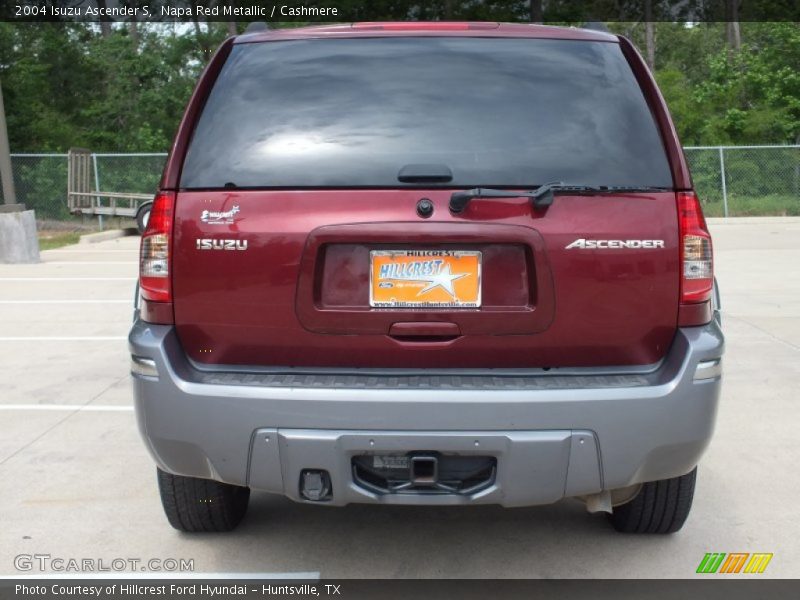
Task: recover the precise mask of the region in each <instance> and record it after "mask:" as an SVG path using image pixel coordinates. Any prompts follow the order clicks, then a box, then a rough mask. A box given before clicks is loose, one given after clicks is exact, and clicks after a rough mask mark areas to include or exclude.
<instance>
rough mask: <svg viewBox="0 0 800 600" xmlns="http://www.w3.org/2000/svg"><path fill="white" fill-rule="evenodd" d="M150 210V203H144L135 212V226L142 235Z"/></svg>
mask: <svg viewBox="0 0 800 600" xmlns="http://www.w3.org/2000/svg"><path fill="white" fill-rule="evenodd" d="M152 208H153V203H152V202H145V203H144V204H142V205H141V206H140V207H139V208H138V210H137V211H136V226H137V227H138V228H139V233H144V230H145V229H147V223H148V221H149V220H150V210H151V209H152Z"/></svg>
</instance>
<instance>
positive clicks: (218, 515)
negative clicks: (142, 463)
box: [158, 469, 250, 532]
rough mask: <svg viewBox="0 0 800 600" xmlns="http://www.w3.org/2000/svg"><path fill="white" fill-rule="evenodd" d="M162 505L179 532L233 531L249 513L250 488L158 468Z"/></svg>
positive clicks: (170, 522) (170, 521) (171, 523)
mask: <svg viewBox="0 0 800 600" xmlns="http://www.w3.org/2000/svg"><path fill="white" fill-rule="evenodd" d="M158 489H159V491H160V492H161V504H162V505H163V506H164V512H165V513H166V515H167V519H168V520H169V524H170V525H172V526H173V527H174V528H175V529H177V530H179V531H187V532H199V531H206V532H213V531H231V530H232V529H234V528H235V527H236V526H237V525H238V524H239V522H240V521H241V520H242V518H243V517H244V515H245V513H246V512H247V502H248V500H249V499H250V488H246V487H239V486H236V485H230V484H227V483H219V482H218V481H211V480H210V479H198V478H197V477H184V476H182V475H172V474H170V473H167V472H165V471H162V470H161V469H158Z"/></svg>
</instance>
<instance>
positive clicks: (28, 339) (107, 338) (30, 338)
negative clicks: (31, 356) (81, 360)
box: [0, 335, 128, 342]
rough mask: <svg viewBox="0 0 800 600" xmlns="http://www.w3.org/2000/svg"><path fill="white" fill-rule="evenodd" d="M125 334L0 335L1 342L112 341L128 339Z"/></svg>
mask: <svg viewBox="0 0 800 600" xmlns="http://www.w3.org/2000/svg"><path fill="white" fill-rule="evenodd" d="M127 339H128V338H127V337H126V336H124V335H113V336H112V335H97V336H77V337H39V336H8V337H0V342H110V341H120V340H127Z"/></svg>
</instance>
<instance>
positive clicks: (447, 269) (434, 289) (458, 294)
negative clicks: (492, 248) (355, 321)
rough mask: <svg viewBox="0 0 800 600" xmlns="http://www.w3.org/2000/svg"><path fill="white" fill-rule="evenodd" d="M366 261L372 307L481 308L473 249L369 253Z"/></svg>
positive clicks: (478, 270)
mask: <svg viewBox="0 0 800 600" xmlns="http://www.w3.org/2000/svg"><path fill="white" fill-rule="evenodd" d="M369 261H370V270H369V273H370V282H369V305H370V306H372V307H375V308H477V307H479V306H480V305H481V253H480V252H478V251H476V250H373V251H371V252H370V253H369Z"/></svg>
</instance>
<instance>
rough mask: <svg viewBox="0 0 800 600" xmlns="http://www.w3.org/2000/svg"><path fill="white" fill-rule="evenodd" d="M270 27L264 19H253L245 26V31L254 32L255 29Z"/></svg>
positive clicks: (263, 29)
mask: <svg viewBox="0 0 800 600" xmlns="http://www.w3.org/2000/svg"><path fill="white" fill-rule="evenodd" d="M268 29H270V26H269V23H267V22H265V21H253V22H252V23H249V24H248V25H247V27H246V28H245V30H244V32H245V33H256V32H257V31H267V30H268Z"/></svg>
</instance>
